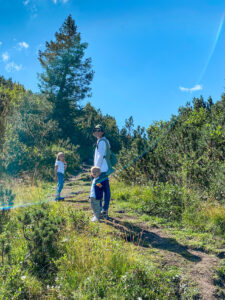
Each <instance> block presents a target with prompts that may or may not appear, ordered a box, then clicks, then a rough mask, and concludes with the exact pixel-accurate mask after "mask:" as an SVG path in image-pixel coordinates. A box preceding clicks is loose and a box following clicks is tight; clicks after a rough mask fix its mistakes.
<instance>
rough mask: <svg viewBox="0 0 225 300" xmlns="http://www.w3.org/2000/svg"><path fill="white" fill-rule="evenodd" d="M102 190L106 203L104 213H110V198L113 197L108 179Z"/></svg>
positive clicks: (104, 182)
mask: <svg viewBox="0 0 225 300" xmlns="http://www.w3.org/2000/svg"><path fill="white" fill-rule="evenodd" d="M102 188H103V191H104V203H103V208H102V210H103V212H108V209H109V202H110V197H111V192H110V186H109V179H108V178H107V179H106V180H104V181H103V182H102Z"/></svg>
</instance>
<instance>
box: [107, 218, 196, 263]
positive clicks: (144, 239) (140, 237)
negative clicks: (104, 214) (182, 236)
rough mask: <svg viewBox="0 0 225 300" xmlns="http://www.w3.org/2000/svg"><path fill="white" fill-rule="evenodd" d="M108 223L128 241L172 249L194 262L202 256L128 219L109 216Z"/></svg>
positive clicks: (143, 245) (140, 244)
mask: <svg viewBox="0 0 225 300" xmlns="http://www.w3.org/2000/svg"><path fill="white" fill-rule="evenodd" d="M105 222H106V224H107V225H110V226H112V227H114V228H116V229H117V230H119V231H120V235H121V236H122V238H123V239H124V240H126V241H127V242H131V243H133V244H135V245H137V246H141V247H145V248H149V247H152V248H156V249H162V250H167V251H171V252H174V253H177V254H179V255H181V256H183V257H184V258H185V259H187V260H189V261H192V262H200V261H201V258H200V257H199V256H197V255H193V254H192V253H190V252H189V251H188V248H187V247H186V246H183V245H181V244H179V243H178V242H177V241H176V240H175V239H173V238H166V237H161V236H159V235H158V234H156V233H154V232H151V231H148V230H145V229H143V228H141V227H139V226H137V225H134V224H132V223H129V222H126V221H120V220H117V219H114V218H111V217H109V218H108V220H105Z"/></svg>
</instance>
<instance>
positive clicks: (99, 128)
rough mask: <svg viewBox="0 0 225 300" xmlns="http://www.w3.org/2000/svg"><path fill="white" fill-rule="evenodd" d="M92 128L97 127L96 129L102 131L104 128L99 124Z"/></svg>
mask: <svg viewBox="0 0 225 300" xmlns="http://www.w3.org/2000/svg"><path fill="white" fill-rule="evenodd" d="M94 129H98V130H101V131H102V132H104V128H103V126H102V125H101V124H98V125H96V126H95V128H94Z"/></svg>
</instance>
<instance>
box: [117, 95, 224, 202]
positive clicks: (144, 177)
mask: <svg viewBox="0 0 225 300" xmlns="http://www.w3.org/2000/svg"><path fill="white" fill-rule="evenodd" d="M224 123H225V95H222V98H221V101H218V102H217V103H215V104H213V102H212V99H211V98H209V99H208V101H204V100H203V98H202V97H200V98H194V99H193V106H191V105H190V104H189V103H187V105H186V107H181V108H180V109H179V114H178V116H177V117H175V116H173V117H172V118H171V120H170V121H168V122H163V121H161V122H155V123H154V124H152V125H151V126H150V127H149V128H148V129H147V134H148V137H147V140H146V138H145V137H144V136H141V135H139V144H140V141H141V142H142V146H141V147H139V148H138V147H137V146H135V143H134V142H137V141H138V138H137V136H136V137H135V134H134V133H132V134H131V137H130V140H131V141H132V142H131V143H130V144H129V147H128V149H127V148H126V147H124V148H123V149H122V151H121V156H120V164H121V168H120V169H121V172H120V173H119V178H120V179H122V180H124V181H126V182H127V183H131V182H132V183H147V182H149V181H153V182H162V183H165V182H169V183H172V184H175V185H179V186H183V187H188V188H190V189H193V190H196V191H198V192H199V194H202V197H203V200H204V199H206V198H210V197H213V198H215V199H217V200H218V201H221V202H223V201H224V200H223V199H224V195H225V190H224V184H223V182H224V179H225V167H224V158H225V151H224V149H225V147H224V146H225V129H224V128H225V127H224ZM131 124H132V122H131ZM139 155H141V156H140V157H138V156H139ZM135 157H136V159H135ZM137 158H138V159H137ZM203 191H204V192H203ZM204 197H205V198H204Z"/></svg>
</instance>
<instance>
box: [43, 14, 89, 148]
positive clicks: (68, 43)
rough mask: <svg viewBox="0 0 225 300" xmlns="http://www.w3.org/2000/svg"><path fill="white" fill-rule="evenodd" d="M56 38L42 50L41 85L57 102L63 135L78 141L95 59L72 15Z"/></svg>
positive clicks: (56, 114)
mask: <svg viewBox="0 0 225 300" xmlns="http://www.w3.org/2000/svg"><path fill="white" fill-rule="evenodd" d="M55 38H56V40H55V41H50V42H46V50H44V51H39V61H40V63H41V66H42V68H44V72H43V73H42V74H40V88H41V91H42V92H43V93H44V94H45V95H46V97H47V99H48V101H50V102H51V103H52V104H53V111H52V114H51V118H52V119H53V120H54V121H56V122H57V124H58V127H59V130H60V132H59V136H60V138H61V139H67V138H70V140H71V141H72V142H73V143H74V144H78V142H77V137H78V131H77V127H76V126H75V119H76V117H78V116H79V109H78V108H79V107H78V105H79V102H80V101H81V100H82V99H84V98H85V96H86V95H87V94H88V92H89V91H90V87H89V85H90V83H91V81H92V78H93V71H92V70H91V59H90V58H86V59H84V53H85V50H86V48H87V43H81V37H80V33H78V32H77V27H76V25H75V22H74V20H73V19H72V17H71V15H69V16H68V17H67V19H66V20H65V22H64V23H63V25H62V26H61V27H60V29H59V32H56V34H55Z"/></svg>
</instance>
